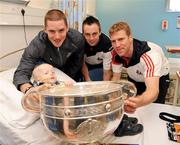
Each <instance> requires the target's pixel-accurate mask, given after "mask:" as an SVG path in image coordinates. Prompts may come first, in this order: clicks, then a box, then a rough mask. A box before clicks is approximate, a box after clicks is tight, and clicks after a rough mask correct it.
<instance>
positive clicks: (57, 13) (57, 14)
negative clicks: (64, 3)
mask: <svg viewBox="0 0 180 145" xmlns="http://www.w3.org/2000/svg"><path fill="white" fill-rule="evenodd" d="M58 20H64V23H65V25H66V26H68V23H67V18H66V15H65V14H64V13H63V12H62V11H61V10H59V9H51V10H49V11H48V12H47V13H46V15H45V18H44V25H45V26H46V25H47V21H58Z"/></svg>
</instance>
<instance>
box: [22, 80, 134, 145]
mask: <svg viewBox="0 0 180 145" xmlns="http://www.w3.org/2000/svg"><path fill="white" fill-rule="evenodd" d="M32 94H35V95H37V96H38V97H39V99H40V100H39V103H33V101H32V97H30V96H32ZM135 95H136V88H135V87H134V85H133V84H132V83H130V82H128V81H119V82H112V81H98V82H96V81H94V82H81V83H76V84H74V85H72V86H70V87H67V86H62V85H56V86H53V87H52V88H50V89H47V90H43V91H31V92H29V93H28V94H27V95H25V96H24V97H23V99H22V105H23V107H24V108H25V109H26V110H28V111H31V112H39V113H40V115H41V119H42V120H43V123H44V125H45V127H46V128H47V130H48V131H49V132H50V133H51V134H52V135H54V136H55V137H57V138H60V139H63V140H65V141H67V142H69V143H71V144H98V141H100V140H101V139H102V138H103V137H105V136H107V135H110V134H112V133H113V132H114V131H115V129H116V128H117V127H118V125H119V123H120V122H121V118H122V116H123V112H124V99H125V97H128V96H129V97H131V96H135Z"/></svg>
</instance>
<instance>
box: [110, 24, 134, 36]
mask: <svg viewBox="0 0 180 145" xmlns="http://www.w3.org/2000/svg"><path fill="white" fill-rule="evenodd" d="M120 30H124V31H125V32H126V34H127V36H130V35H131V29H130V27H129V25H128V24H127V23H126V22H117V23H115V24H113V25H112V26H111V27H110V28H109V36H110V37H111V35H112V34H114V33H115V32H118V31H120Z"/></svg>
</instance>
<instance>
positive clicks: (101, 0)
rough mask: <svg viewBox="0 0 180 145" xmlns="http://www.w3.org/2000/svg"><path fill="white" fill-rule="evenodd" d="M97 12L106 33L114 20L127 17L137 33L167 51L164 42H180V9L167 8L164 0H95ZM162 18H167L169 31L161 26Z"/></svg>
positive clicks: (176, 43) (142, 38) (179, 43)
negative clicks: (177, 19) (171, 10)
mask: <svg viewBox="0 0 180 145" xmlns="http://www.w3.org/2000/svg"><path fill="white" fill-rule="evenodd" d="M96 16H97V17H98V18H99V19H100V21H101V25H102V30H103V31H104V32H105V33H106V34H108V29H109V27H110V26H111V25H112V24H113V23H115V22H118V21H126V22H127V23H128V24H129V25H130V26H131V28H132V32H133V36H134V37H136V38H138V39H140V40H148V41H153V42H155V43H157V44H159V45H160V46H161V47H163V48H164V51H165V52H166V50H165V47H164V46H165V45H179V46H180V29H177V28H176V18H177V17H178V16H180V12H178V13H170V12H166V6H165V0H96ZM163 19H166V20H168V24H169V27H168V30H166V31H163V30H161V21H162V20H163ZM169 56H170V55H169ZM171 57H180V56H179V55H171Z"/></svg>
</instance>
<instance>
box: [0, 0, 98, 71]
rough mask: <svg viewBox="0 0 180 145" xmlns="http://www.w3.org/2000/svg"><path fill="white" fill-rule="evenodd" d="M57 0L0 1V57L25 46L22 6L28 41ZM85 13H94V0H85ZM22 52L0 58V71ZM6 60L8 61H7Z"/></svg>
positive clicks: (38, 29) (36, 31)
mask: <svg viewBox="0 0 180 145" xmlns="http://www.w3.org/2000/svg"><path fill="white" fill-rule="evenodd" d="M58 2H59V1H58V0H31V1H30V3H29V4H28V5H27V6H25V5H22V4H15V3H9V2H2V1H0V58H2V56H4V55H5V54H7V53H10V52H12V51H14V50H18V49H20V48H25V47H26V42H25V34H24V28H23V17H22V14H21V10H22V8H23V9H24V10H25V24H26V36H27V41H28V43H29V42H30V41H31V40H32V39H33V38H34V36H35V35H36V34H37V33H38V32H39V31H40V30H42V29H43V19H44V15H45V13H46V12H47V10H48V9H50V8H58ZM85 9H86V13H87V14H88V15H95V0H87V3H86V8H85ZM21 55H22V52H18V53H16V54H14V55H11V56H8V57H6V58H3V59H0V71H1V70H4V69H6V68H10V67H15V66H17V65H18V63H19V60H20V58H21ZM7 60H8V61H7Z"/></svg>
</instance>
